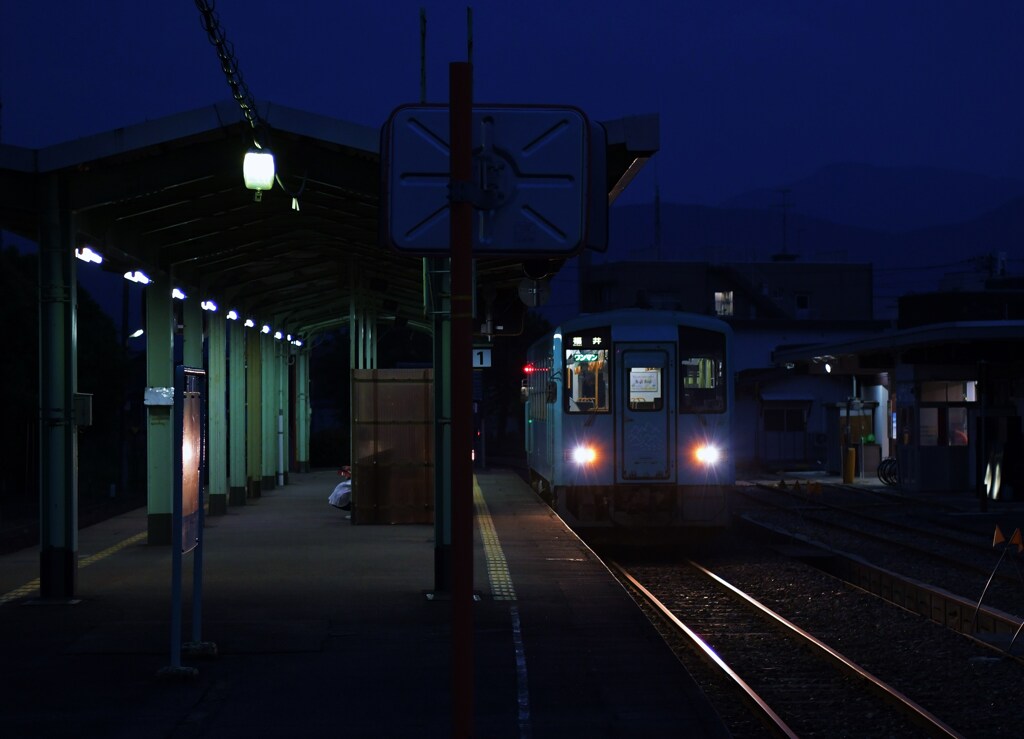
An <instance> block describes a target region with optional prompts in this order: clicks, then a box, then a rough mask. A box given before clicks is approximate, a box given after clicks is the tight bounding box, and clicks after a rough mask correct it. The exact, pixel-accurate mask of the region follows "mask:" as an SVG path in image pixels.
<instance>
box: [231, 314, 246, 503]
mask: <svg viewBox="0 0 1024 739" xmlns="http://www.w3.org/2000/svg"><path fill="white" fill-rule="evenodd" d="M229 331H230V333H229V338H228V372H229V373H230V374H229V376H228V396H229V397H228V440H229V443H230V445H231V448H230V452H229V459H228V463H229V464H228V466H229V471H230V483H229V484H230V489H229V491H228V503H229V504H230V505H245V496H246V489H247V485H246V469H245V447H246V423H245V399H246V391H245V379H246V373H245V327H243V326H242V322H241V321H240V320H235V321H233V322H232V323H231V324H230V327H229Z"/></svg>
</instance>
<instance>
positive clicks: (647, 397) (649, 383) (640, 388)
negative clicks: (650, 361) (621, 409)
mask: <svg viewBox="0 0 1024 739" xmlns="http://www.w3.org/2000/svg"><path fill="white" fill-rule="evenodd" d="M661 379H662V368H661V367H630V368H629V409H630V410H632V411H660V410H661V409H662V407H664V404H665V395H664V393H663V391H662V384H661Z"/></svg>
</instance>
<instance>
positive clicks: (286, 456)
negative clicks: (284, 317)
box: [277, 341, 292, 485]
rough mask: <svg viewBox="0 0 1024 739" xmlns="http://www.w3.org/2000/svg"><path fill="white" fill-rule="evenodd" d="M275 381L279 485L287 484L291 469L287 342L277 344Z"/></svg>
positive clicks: (288, 352)
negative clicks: (279, 442) (279, 402)
mask: <svg viewBox="0 0 1024 739" xmlns="http://www.w3.org/2000/svg"><path fill="white" fill-rule="evenodd" d="M277 347H278V348H277V353H278V357H279V359H278V363H277V379H278V385H279V386H280V388H281V391H280V397H281V409H280V411H279V416H278V417H279V418H280V419H281V446H282V457H281V484H283V485H287V484H288V472H289V468H290V467H291V456H292V455H291V449H292V447H291V443H292V438H291V436H292V435H291V417H292V416H291V413H292V404H291V378H290V374H291V373H290V369H291V367H290V362H291V351H289V350H290V349H291V345H290V344H289V343H288V342H287V341H279V342H277Z"/></svg>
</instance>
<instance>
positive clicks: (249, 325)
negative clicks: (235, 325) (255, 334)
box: [245, 318, 256, 328]
mask: <svg viewBox="0 0 1024 739" xmlns="http://www.w3.org/2000/svg"><path fill="white" fill-rule="evenodd" d="M255 325H256V324H255V323H253V322H252V319H251V318H246V319H245V327H246V328H252V327H253V326H255Z"/></svg>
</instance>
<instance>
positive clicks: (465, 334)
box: [448, 62, 473, 739]
mask: <svg viewBox="0 0 1024 739" xmlns="http://www.w3.org/2000/svg"><path fill="white" fill-rule="evenodd" d="M448 83H449V102H448V105H449V127H450V128H449V134H450V136H449V140H450V142H451V144H450V145H451V153H450V159H451V185H452V190H451V195H452V199H451V205H450V211H449V212H450V216H451V296H452V297H451V311H452V313H451V316H452V318H451V321H452V323H451V355H450V357H449V362H450V366H451V387H452V388H453V389H455V388H458V389H460V390H461V389H465V388H469V387H472V383H473V294H472V290H473V279H472V270H473V206H472V204H471V203H470V202H469V200H468V195H467V191H468V187H467V186H468V185H469V183H470V182H471V181H472V179H473V67H472V65H471V64H470V63H469V62H452V63H451V64H450V65H449V67H448ZM471 402H472V397H471V395H470V394H469V393H465V392H454V393H453V394H452V441H451V454H452V461H451V471H452V701H453V725H452V727H453V736H455V737H457V738H458V739H468V738H469V737H472V736H473V466H472V458H471V455H472V448H473V447H472V434H473V409H472V405H471Z"/></svg>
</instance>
